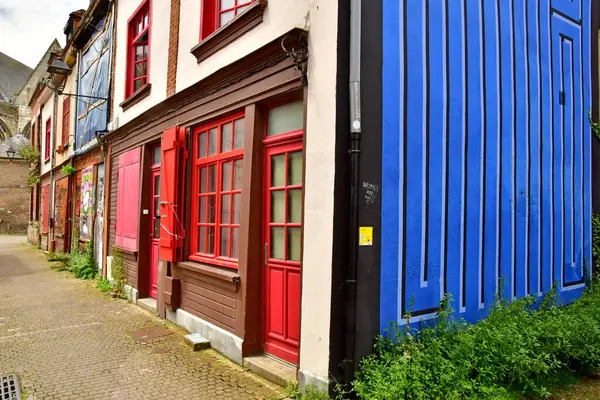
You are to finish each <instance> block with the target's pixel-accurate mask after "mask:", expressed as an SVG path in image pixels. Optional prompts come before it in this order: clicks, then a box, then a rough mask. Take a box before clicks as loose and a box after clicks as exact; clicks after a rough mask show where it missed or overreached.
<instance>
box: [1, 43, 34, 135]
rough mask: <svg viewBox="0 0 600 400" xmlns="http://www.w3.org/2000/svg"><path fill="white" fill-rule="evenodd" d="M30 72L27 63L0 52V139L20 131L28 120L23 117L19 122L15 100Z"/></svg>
mask: <svg viewBox="0 0 600 400" xmlns="http://www.w3.org/2000/svg"><path fill="white" fill-rule="evenodd" d="M31 72H32V69H31V68H29V67H28V66H27V65H25V64H22V63H20V62H19V61H17V60H15V59H14V58H11V57H9V56H7V55H6V54H4V53H1V52H0V140H4V139H6V138H8V137H10V136H13V135H16V134H17V133H19V132H22V129H23V128H24V127H25V126H26V124H27V122H29V121H28V119H27V118H23V119H22V124H19V106H18V105H17V104H16V101H15V100H16V97H17V96H16V95H17V93H18V92H20V91H21V88H22V87H23V85H24V84H25V82H27V80H28V78H29V76H30V75H31ZM26 103H27V102H25V104H26Z"/></svg>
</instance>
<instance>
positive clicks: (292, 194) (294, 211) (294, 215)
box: [288, 189, 302, 224]
mask: <svg viewBox="0 0 600 400" xmlns="http://www.w3.org/2000/svg"><path fill="white" fill-rule="evenodd" d="M288 196H289V198H288V207H289V210H288V222H292V223H298V224H299V223H300V222H302V190H301V189H296V190H290V191H289V192H288Z"/></svg>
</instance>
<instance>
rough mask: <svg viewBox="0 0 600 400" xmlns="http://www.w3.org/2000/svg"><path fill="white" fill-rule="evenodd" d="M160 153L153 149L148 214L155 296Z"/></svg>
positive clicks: (150, 279)
mask: <svg viewBox="0 0 600 400" xmlns="http://www.w3.org/2000/svg"><path fill="white" fill-rule="evenodd" d="M157 153H160V147H157V148H156V151H155V159H154V162H155V165H153V166H152V192H151V193H152V202H151V204H152V205H151V210H150V216H151V218H152V233H151V234H150V241H151V243H150V249H151V254H150V271H149V272H150V276H149V279H148V280H149V283H150V297H153V298H156V295H157V293H158V243H159V241H160V158H158V162H159V163H158V164H156V162H157V159H156V154H157Z"/></svg>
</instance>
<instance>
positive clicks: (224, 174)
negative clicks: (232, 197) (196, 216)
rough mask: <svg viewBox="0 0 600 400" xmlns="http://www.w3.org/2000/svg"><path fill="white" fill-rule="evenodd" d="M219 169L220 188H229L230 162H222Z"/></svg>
mask: <svg viewBox="0 0 600 400" xmlns="http://www.w3.org/2000/svg"><path fill="white" fill-rule="evenodd" d="M221 168H222V171H221V188H222V189H221V190H223V191H226V192H227V191H230V190H231V162H227V163H224V164H223V165H222V167H221Z"/></svg>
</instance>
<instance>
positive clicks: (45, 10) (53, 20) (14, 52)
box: [0, 0, 90, 68]
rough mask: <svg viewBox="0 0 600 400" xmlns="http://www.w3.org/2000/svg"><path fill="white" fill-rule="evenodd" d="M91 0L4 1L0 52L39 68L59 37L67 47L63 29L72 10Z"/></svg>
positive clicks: (0, 11) (0, 1)
mask: <svg viewBox="0 0 600 400" xmlns="http://www.w3.org/2000/svg"><path fill="white" fill-rule="evenodd" d="M89 4H90V0H0V52H2V53H4V54H7V55H9V56H10V57H12V58H14V59H16V60H19V61H20V62H22V63H23V64H26V65H28V66H30V67H31V68H35V66H36V65H37V63H38V62H39V61H40V58H42V56H43V55H44V53H45V52H46V50H47V49H48V47H49V46H50V43H52V41H53V40H54V39H55V38H56V39H58V42H59V43H60V44H61V46H64V45H65V35H64V33H63V28H64V27H65V24H66V23H67V19H68V18H69V14H70V13H71V12H72V11H75V10H79V9H86V8H87V6H88V5H89Z"/></svg>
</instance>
